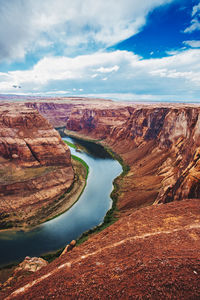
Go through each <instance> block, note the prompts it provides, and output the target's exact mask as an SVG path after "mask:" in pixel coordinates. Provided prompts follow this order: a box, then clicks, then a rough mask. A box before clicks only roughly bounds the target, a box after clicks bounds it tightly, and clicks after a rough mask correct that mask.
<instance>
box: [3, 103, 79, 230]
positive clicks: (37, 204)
mask: <svg viewBox="0 0 200 300" xmlns="http://www.w3.org/2000/svg"><path fill="white" fill-rule="evenodd" d="M0 174H1V178H0V197H1V202H0V211H1V217H0V228H1V229H4V228H9V227H23V226H30V225H34V224H37V222H38V220H40V219H41V220H43V219H45V218H47V217H48V215H49V213H50V212H51V211H52V206H53V207H54V208H55V204H56V203H57V202H58V198H59V196H61V195H62V194H63V193H64V191H66V190H68V189H69V188H70V186H71V185H72V183H73V180H74V171H73V168H72V164H71V156H70V151H69V148H68V147H67V145H66V144H65V143H64V142H63V141H62V140H61V138H60V136H59V134H58V133H57V131H56V130H55V129H53V127H52V126H51V125H50V124H49V122H48V121H47V120H46V119H44V118H43V117H42V116H41V115H40V114H39V113H38V112H37V111H35V110H32V109H29V108H27V107H26V106H24V105H23V104H21V105H20V104H16V105H15V104H12V105H9V104H7V105H6V104H4V105H1V106H0ZM36 216H37V217H36Z"/></svg>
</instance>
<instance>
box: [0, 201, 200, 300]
mask: <svg viewBox="0 0 200 300" xmlns="http://www.w3.org/2000/svg"><path fill="white" fill-rule="evenodd" d="M199 237H200V211H199V200H198V199H197V200H195V199H194V200H192V199H190V200H189V201H188V200H183V201H179V202H176V201H175V202H172V203H168V204H160V205H154V206H150V207H146V208H142V209H140V210H137V211H135V212H133V213H130V214H129V216H121V218H120V220H118V221H117V222H116V223H115V224H113V225H112V226H110V227H108V228H106V229H105V230H104V231H102V232H101V233H99V234H97V235H95V236H93V237H91V238H90V239H89V240H88V241H87V242H85V243H84V244H82V245H80V246H79V247H75V248H74V249H73V251H71V252H67V253H66V254H64V255H62V256H61V257H59V258H58V259H56V260H55V261H54V262H52V263H51V264H49V265H48V266H46V267H44V268H42V269H41V270H40V271H38V272H37V273H35V274H33V275H30V276H28V277H27V278H24V279H23V280H21V281H20V282H18V283H16V285H14V286H12V287H11V288H10V289H9V290H6V291H2V294H1V297H2V299H198V298H199V297H200V290H199V285H200V261H199V254H200V238H199ZM6 297H8V298H6Z"/></svg>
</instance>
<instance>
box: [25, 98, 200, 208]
mask: <svg viewBox="0 0 200 300" xmlns="http://www.w3.org/2000/svg"><path fill="white" fill-rule="evenodd" d="M27 106H34V107H35V108H37V109H38V110H39V111H40V112H41V113H42V114H43V115H44V116H45V117H46V118H47V119H49V121H50V122H51V123H52V124H53V125H54V126H55V127H60V126H66V128H67V129H68V130H70V131H72V133H76V134H78V135H79V136H82V137H87V138H91V139H95V140H100V141H101V143H102V144H104V145H106V146H109V147H110V148H111V149H112V150H113V151H114V152H116V153H117V154H119V155H120V156H121V157H122V159H123V161H124V162H125V163H126V164H128V165H129V166H130V170H129V172H128V174H127V176H126V177H125V178H124V179H123V181H120V196H119V201H118V207H119V208H120V210H121V211H123V212H128V211H129V210H130V209H132V208H139V207H142V206H145V205H149V204H153V203H166V202H171V201H174V200H181V199H184V198H188V199H189V198H191V199H192V198H200V160H199V158H200V108H199V107H198V106H194V105H183V104H180V105H178V104H177V105H176V104H171V105H170V104H162V105H159V104H151V105H142V104H130V105H127V104H122V103H116V102H112V101H103V100H98V101H97V100H93V101H92V100H87V99H84V100H82V101H81V100H80V99H74V100H65V101H62V103H61V102H60V101H57V102H56V101H54V103H50V102H49V103H37V104H36V103H32V104H31V103H29V104H27ZM59 113H60V116H59ZM54 116H55V117H54Z"/></svg>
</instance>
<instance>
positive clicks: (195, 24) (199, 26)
mask: <svg viewBox="0 0 200 300" xmlns="http://www.w3.org/2000/svg"><path fill="white" fill-rule="evenodd" d="M195 30H200V22H199V20H197V19H193V20H192V21H191V25H190V26H189V27H187V28H186V29H185V30H184V32H185V33H191V32H193V31H195Z"/></svg>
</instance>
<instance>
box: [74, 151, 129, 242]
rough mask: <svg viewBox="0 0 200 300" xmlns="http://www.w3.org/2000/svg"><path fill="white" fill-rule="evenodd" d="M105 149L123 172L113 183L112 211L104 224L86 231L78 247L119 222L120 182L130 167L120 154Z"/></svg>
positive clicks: (105, 218)
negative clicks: (90, 237)
mask: <svg viewBox="0 0 200 300" xmlns="http://www.w3.org/2000/svg"><path fill="white" fill-rule="evenodd" d="M105 149H106V151H108V152H109V154H110V155H111V156H112V157H113V159H116V160H118V162H119V163H120V164H121V166H122V169H123V171H122V173H121V174H120V175H119V176H118V177H117V178H115V180H114V182H113V186H114V189H113V191H112V192H111V194H110V197H111V199H112V201H113V203H112V207H111V209H109V210H108V211H107V213H106V215H105V217H104V220H103V223H102V224H100V225H98V226H96V227H94V228H92V229H90V230H88V231H86V232H84V233H83V234H82V235H81V236H80V238H79V239H78V241H77V245H80V244H82V243H84V242H85V241H87V240H88V238H89V236H90V235H91V234H96V233H98V232H100V231H102V230H104V229H105V228H107V227H109V226H110V225H112V224H113V223H115V222H116V221H117V220H118V216H117V214H118V209H117V200H118V197H119V182H120V181H121V180H122V179H123V177H124V176H125V175H126V174H127V173H128V172H129V170H130V167H129V166H128V165H126V164H124V162H123V160H122V158H121V157H120V156H119V155H118V154H116V153H114V152H113V151H112V150H111V149H109V148H108V147H105Z"/></svg>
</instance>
